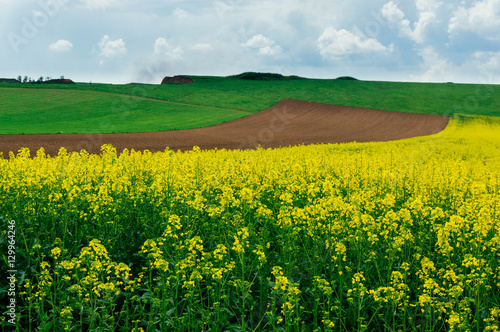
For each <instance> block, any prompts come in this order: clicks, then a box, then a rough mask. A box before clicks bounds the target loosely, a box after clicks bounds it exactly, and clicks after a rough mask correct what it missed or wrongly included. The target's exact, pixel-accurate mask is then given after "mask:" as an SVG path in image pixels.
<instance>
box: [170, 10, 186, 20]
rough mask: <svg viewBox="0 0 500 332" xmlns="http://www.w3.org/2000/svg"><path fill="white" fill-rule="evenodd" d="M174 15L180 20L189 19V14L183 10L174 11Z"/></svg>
mask: <svg viewBox="0 0 500 332" xmlns="http://www.w3.org/2000/svg"><path fill="white" fill-rule="evenodd" d="M173 14H174V15H175V16H176V17H178V18H180V19H181V20H183V19H185V18H187V17H188V12H187V11H185V10H184V9H182V8H175V9H174V11H173Z"/></svg>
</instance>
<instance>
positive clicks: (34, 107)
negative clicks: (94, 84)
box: [0, 88, 247, 134]
mask: <svg viewBox="0 0 500 332" xmlns="http://www.w3.org/2000/svg"><path fill="white" fill-rule="evenodd" d="M0 100H2V103H1V106H0V123H2V126H1V128H0V133H1V134H20V133H21V134H47V133H105V132H143V131H160V130H175V129H188V128H196V127H204V126H209V125H213V124H217V123H221V122H226V121H231V120H234V119H237V118H240V117H242V116H244V115H246V114H247V113H245V112H241V111H238V110H228V109H223V108H215V107H210V106H191V105H183V104H178V103H171V102H165V101H158V100H152V99H146V98H139V97H131V96H125V95H117V94H111V93H102V92H96V91H78V90H64V89H15V88H2V89H0Z"/></svg>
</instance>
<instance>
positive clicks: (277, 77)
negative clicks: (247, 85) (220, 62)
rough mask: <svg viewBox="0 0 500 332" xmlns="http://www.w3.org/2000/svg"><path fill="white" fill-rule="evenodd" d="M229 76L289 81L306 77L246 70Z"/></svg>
mask: <svg viewBox="0 0 500 332" xmlns="http://www.w3.org/2000/svg"><path fill="white" fill-rule="evenodd" d="M229 77H232V78H237V79H240V80H252V81H289V80H302V79H305V78H303V77H300V76H295V75H292V76H283V75H281V74H275V73H256V72H246V73H241V74H238V75H233V76H229Z"/></svg>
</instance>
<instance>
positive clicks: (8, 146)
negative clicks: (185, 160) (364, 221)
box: [0, 99, 449, 156]
mask: <svg viewBox="0 0 500 332" xmlns="http://www.w3.org/2000/svg"><path fill="white" fill-rule="evenodd" d="M448 121H449V117H445V116H438V115H424V114H413V113H399V112H389V111H380V110H372V109H362V108H355V107H346V106H336V105H329V104H320V103H312V102H306V101H297V100H291V99H285V100H283V101H282V102H280V103H279V104H277V105H275V106H273V107H271V108H269V109H267V110H265V111H262V112H260V113H257V114H253V115H250V116H248V117H245V118H241V119H237V120H234V121H230V122H227V123H223V124H219V125H215V126H210V127H205V128H198V129H188V130H176V131H164V132H148V133H119V134H55V135H0V152H3V153H4V156H7V155H8V152H9V151H14V152H17V151H18V150H19V149H20V148H21V147H28V148H29V149H30V151H31V152H32V155H33V154H34V153H35V152H36V151H37V150H38V149H39V148H40V147H43V148H44V149H45V152H46V153H48V154H50V155H56V154H57V152H58V150H59V148H60V147H65V148H66V149H67V150H68V151H80V150H81V149H85V150H86V151H87V152H89V153H99V152H100V147H101V146H102V145H103V144H112V145H113V146H114V147H115V148H116V149H117V151H122V150H123V149H124V148H127V149H134V150H146V149H147V150H150V151H163V150H165V148H166V147H169V148H170V149H171V150H178V149H180V150H190V149H192V148H193V146H199V147H200V148H201V149H213V148H218V149H222V148H225V149H237V148H240V149H249V148H250V149H251V148H255V147H257V146H259V145H260V146H262V147H264V148H268V147H280V146H281V147H283V146H289V145H298V144H314V143H344V142H354V141H356V142H371V141H389V140H398V139H403V138H410V137H415V136H425V135H431V134H435V133H438V132H439V131H442V130H443V129H444V128H446V126H447V124H448Z"/></svg>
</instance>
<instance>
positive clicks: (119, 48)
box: [99, 35, 127, 58]
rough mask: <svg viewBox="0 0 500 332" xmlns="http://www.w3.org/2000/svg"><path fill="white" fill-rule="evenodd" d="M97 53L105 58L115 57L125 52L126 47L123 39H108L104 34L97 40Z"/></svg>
mask: <svg viewBox="0 0 500 332" xmlns="http://www.w3.org/2000/svg"><path fill="white" fill-rule="evenodd" d="M99 51H100V52H99V55H100V56H102V57H105V58H115V57H120V56H124V55H125V54H127V48H126V46H125V42H124V41H123V39H121V38H120V39H117V40H110V38H109V36H108V35H104V36H103V37H102V39H101V41H100V42H99Z"/></svg>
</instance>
